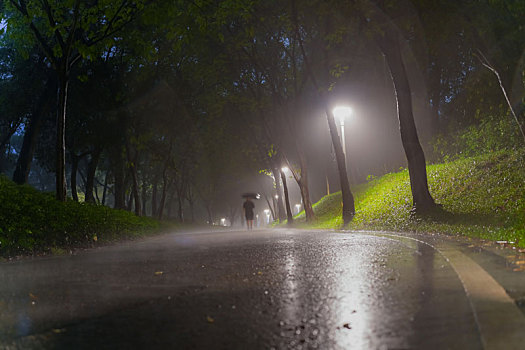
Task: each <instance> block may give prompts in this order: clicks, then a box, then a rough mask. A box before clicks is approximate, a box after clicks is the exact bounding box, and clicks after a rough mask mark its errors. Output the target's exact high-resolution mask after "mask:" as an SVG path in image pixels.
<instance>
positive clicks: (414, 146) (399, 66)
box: [378, 31, 436, 212]
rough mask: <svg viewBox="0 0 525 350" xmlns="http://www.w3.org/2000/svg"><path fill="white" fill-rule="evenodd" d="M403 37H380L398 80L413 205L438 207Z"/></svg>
mask: <svg viewBox="0 0 525 350" xmlns="http://www.w3.org/2000/svg"><path fill="white" fill-rule="evenodd" d="M399 39H400V38H399V34H398V33H397V32H395V31H391V32H387V33H386V34H385V37H383V38H380V39H379V40H378V44H379V47H380V48H381V51H382V52H383V54H384V55H385V58H386V61H387V63H388V67H389V68H390V74H391V76H392V81H393V83H394V94H395V98H396V104H397V115H398V118H399V130H400V132H401V141H402V143H403V148H404V150H405V155H406V158H407V163H408V172H409V176H410V188H411V189H412V200H413V205H414V208H415V209H416V211H423V212H424V211H427V210H430V209H432V208H434V207H435V206H436V204H435V202H434V199H433V198H432V196H431V195H430V192H429V190H428V183H427V169H426V162H425V154H424V153H423V149H422V148H421V144H420V142H419V138H418V135H417V130H416V124H415V122H414V115H413V111H412V96H411V90H410V85H409V82H408V77H407V73H406V69H405V65H404V63H403V58H402V55H401V48H400V43H399Z"/></svg>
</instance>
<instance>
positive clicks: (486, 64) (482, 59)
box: [474, 49, 525, 142]
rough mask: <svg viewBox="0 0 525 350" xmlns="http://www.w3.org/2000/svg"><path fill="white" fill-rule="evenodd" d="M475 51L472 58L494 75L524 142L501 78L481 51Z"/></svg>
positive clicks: (523, 132) (521, 130)
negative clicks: (475, 58) (476, 59)
mask: <svg viewBox="0 0 525 350" xmlns="http://www.w3.org/2000/svg"><path fill="white" fill-rule="evenodd" d="M477 51H478V54H476V53H474V56H475V57H477V58H478V59H479V61H480V62H481V64H482V65H483V66H484V67H485V68H487V69H488V70H490V71H491V72H492V73H494V75H495V76H496V78H497V79H498V83H499V86H500V89H501V92H502V93H503V96H504V97H505V101H506V102H507V105H508V106H509V109H510V113H511V114H512V116H513V117H514V120H515V121H516V124H518V128H519V130H520V133H521V136H522V138H523V141H524V142H525V131H524V130H523V126H522V125H521V123H520V121H519V119H518V116H517V115H516V112H515V111H514V108H512V104H511V103H510V100H509V97H508V95H507V90H505V87H504V86H503V82H502V81H501V77H500V75H499V73H498V71H497V70H496V69H495V68H494V67H493V66H492V65H491V64H490V62H489V60H488V59H487V57H485V55H483V53H482V52H481V50H479V49H478V50H477Z"/></svg>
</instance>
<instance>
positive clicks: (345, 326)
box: [343, 323, 352, 329]
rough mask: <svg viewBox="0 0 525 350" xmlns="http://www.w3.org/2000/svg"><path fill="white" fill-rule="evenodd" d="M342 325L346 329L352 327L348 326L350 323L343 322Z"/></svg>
mask: <svg viewBox="0 0 525 350" xmlns="http://www.w3.org/2000/svg"><path fill="white" fill-rule="evenodd" d="M343 327H344V328H346V329H352V327H350V323H345V324H344V325H343Z"/></svg>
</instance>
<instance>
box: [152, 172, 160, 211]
mask: <svg viewBox="0 0 525 350" xmlns="http://www.w3.org/2000/svg"><path fill="white" fill-rule="evenodd" d="M153 181H154V182H153V189H152V191H151V216H152V217H157V191H158V189H157V188H158V182H159V180H158V178H157V177H155V180H153Z"/></svg>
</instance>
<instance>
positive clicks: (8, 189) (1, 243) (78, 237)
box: [0, 176, 159, 255]
mask: <svg viewBox="0 0 525 350" xmlns="http://www.w3.org/2000/svg"><path fill="white" fill-rule="evenodd" d="M158 227H159V224H158V222H157V221H155V220H152V219H149V218H144V217H137V216H135V215H134V214H132V213H129V212H126V211H123V210H114V209H111V208H108V207H105V206H101V205H94V204H88V203H77V202H73V201H69V202H66V203H61V202H58V201H56V200H55V198H54V196H53V195H52V194H49V193H41V192H39V191H37V190H35V189H34V188H32V187H30V186H27V185H23V186H19V185H16V184H15V183H13V182H12V181H10V180H8V179H7V178H6V177H4V176H0V254H1V255H9V254H18V253H31V252H35V251H43V250H47V249H49V248H51V247H75V246H86V245H91V244H96V243H97V242H108V241H111V240H115V239H117V238H123V237H133V236H136V235H141V234H144V233H147V232H151V231H153V230H155V229H157V228H158Z"/></svg>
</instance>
